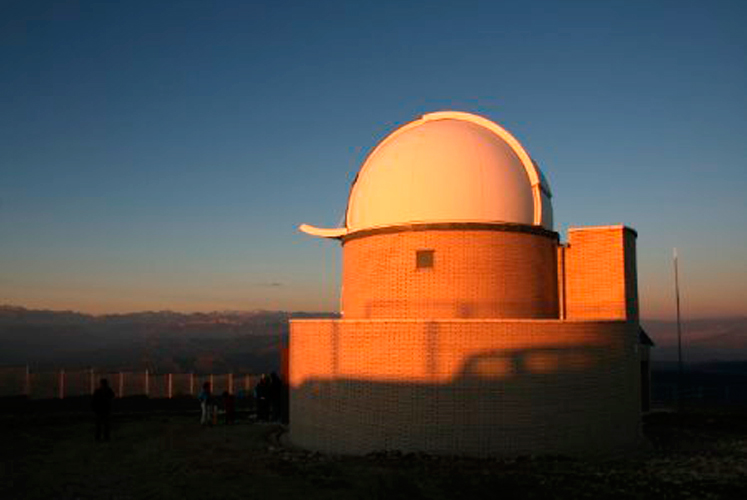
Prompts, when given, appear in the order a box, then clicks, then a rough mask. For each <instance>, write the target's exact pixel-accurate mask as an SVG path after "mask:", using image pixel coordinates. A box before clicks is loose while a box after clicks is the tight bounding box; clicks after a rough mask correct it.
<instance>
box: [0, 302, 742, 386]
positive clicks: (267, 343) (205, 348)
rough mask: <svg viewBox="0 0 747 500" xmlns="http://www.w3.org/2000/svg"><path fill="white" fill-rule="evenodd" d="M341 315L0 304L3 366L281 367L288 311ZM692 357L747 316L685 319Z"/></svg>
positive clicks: (712, 354)
mask: <svg viewBox="0 0 747 500" xmlns="http://www.w3.org/2000/svg"><path fill="white" fill-rule="evenodd" d="M314 317H338V315H337V314H335V313H305V312H288V311H214V312H207V313H188V314H187V313H179V312H173V311H144V312H137V313H129V314H107V315H98V316H94V315H90V314H83V313H78V312H73V311H49V310H34V309H26V308H23V307H16V306H0V366H2V365H23V364H27V363H28V364H29V365H30V366H31V367H32V369H34V370H55V369H59V368H66V369H75V368H85V367H89V366H94V367H97V368H105V369H111V370H134V369H138V370H139V369H143V368H149V369H151V370H153V371H155V372H161V373H166V372H191V371H194V372H196V373H210V372H214V373H218V372H224V371H225V372H227V371H234V372H237V373H238V372H245V373H260V372H266V371H270V370H275V369H277V368H278V364H279V354H278V353H279V345H280V344H283V343H285V342H286V341H287V336H288V320H289V319H290V318H314ZM641 325H642V326H643V328H644V329H645V330H646V331H647V333H648V334H649V336H650V337H651V338H652V339H653V340H654V342H655V343H656V346H655V347H654V348H653V350H652V351H651V352H652V359H653V360H654V362H657V363H659V364H660V365H666V364H667V363H670V362H673V361H676V360H677V325H676V323H675V322H674V321H661V320H642V321H641ZM682 338H683V358H684V360H685V362H686V363H688V364H702V363H706V362H711V361H729V362H734V361H747V317H734V318H712V319H697V320H688V321H685V322H683V325H682Z"/></svg>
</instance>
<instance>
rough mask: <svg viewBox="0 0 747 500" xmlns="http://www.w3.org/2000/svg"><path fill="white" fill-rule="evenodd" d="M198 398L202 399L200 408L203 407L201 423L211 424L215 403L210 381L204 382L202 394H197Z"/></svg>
mask: <svg viewBox="0 0 747 500" xmlns="http://www.w3.org/2000/svg"><path fill="white" fill-rule="evenodd" d="M197 399H198V400H199V401H200V408H201V409H202V416H201V417H200V424H202V425H210V424H211V420H210V419H211V417H212V415H211V410H212V405H213V401H212V399H213V396H212V394H211V393H210V382H205V383H204V384H202V391H200V395H199V396H197Z"/></svg>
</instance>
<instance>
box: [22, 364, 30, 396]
mask: <svg viewBox="0 0 747 500" xmlns="http://www.w3.org/2000/svg"><path fill="white" fill-rule="evenodd" d="M23 383H24V385H25V387H24V388H23V392H25V393H26V397H27V398H29V399H31V372H30V371H29V365H26V378H25V380H24V382H23Z"/></svg>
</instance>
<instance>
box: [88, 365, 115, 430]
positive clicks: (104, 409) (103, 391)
mask: <svg viewBox="0 0 747 500" xmlns="http://www.w3.org/2000/svg"><path fill="white" fill-rule="evenodd" d="M112 399H114V391H112V390H111V388H110V387H109V381H108V380H106V379H105V378H102V379H101V381H100V382H99V388H98V389H96V390H95V391H94V392H93V399H92V400H91V406H92V407H93V411H94V413H95V414H96V441H101V440H103V441H109V419H110V417H111V413H112Z"/></svg>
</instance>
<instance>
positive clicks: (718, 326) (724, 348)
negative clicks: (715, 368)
mask: <svg viewBox="0 0 747 500" xmlns="http://www.w3.org/2000/svg"><path fill="white" fill-rule="evenodd" d="M641 326H643V328H644V329H645V330H646V332H647V333H648V334H649V336H650V337H651V338H652V339H653V340H654V342H655V343H656V347H655V348H654V349H653V350H652V351H651V355H652V359H654V360H658V361H664V362H666V361H676V360H677V323H676V322H674V321H659V320H642V321H641ZM682 358H683V360H684V361H685V363H690V364H692V363H703V362H708V361H743V360H747V317H733V318H711V319H694V320H687V321H683V322H682Z"/></svg>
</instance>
